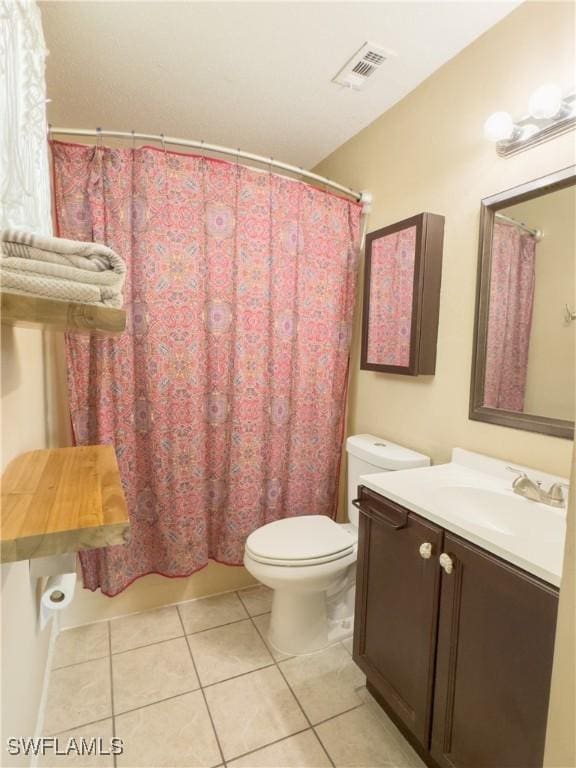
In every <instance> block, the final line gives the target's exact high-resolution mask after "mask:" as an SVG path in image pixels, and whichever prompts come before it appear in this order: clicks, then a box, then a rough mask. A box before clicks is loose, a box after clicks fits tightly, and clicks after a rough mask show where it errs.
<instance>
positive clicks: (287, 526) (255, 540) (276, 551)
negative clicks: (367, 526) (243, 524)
mask: <svg viewBox="0 0 576 768" xmlns="http://www.w3.org/2000/svg"><path fill="white" fill-rule="evenodd" d="M355 547H356V540H355V538H354V537H353V536H352V535H351V533H350V532H349V531H348V530H346V529H344V528H343V526H340V525H338V524H337V523H335V522H334V521H333V520H331V519H330V518H329V517H326V516H325V515H307V516H302V517H288V518H284V519H283V520H276V521H275V522H273V523H268V525H264V526H262V527H261V528H258V529H257V530H256V531H254V533H251V534H250V536H248V539H247V541H246V554H247V555H249V557H251V558H252V559H253V560H255V561H256V562H259V563H263V564H266V565H276V566H284V567H293V568H294V567H304V566H310V565H320V564H321V563H329V562H332V561H334V560H340V559H342V558H344V557H347V556H348V555H350V554H351V553H352V552H353V551H354V549H355Z"/></svg>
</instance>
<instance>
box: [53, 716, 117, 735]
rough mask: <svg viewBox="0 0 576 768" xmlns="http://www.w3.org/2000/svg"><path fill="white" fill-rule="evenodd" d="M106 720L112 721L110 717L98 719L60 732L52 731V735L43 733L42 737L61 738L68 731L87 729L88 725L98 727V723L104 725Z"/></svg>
mask: <svg viewBox="0 0 576 768" xmlns="http://www.w3.org/2000/svg"><path fill="white" fill-rule="evenodd" d="M106 720H112V716H110V717H99V718H98V720H91V721H90V722H89V723H80V724H79V725H72V726H70V727H68V728H64V729H63V730H62V731H54V733H45V734H42V735H43V736H50V737H54V736H62V734H63V733H68V731H75V730H77V729H78V728H88V726H89V725H90V726H91V725H98V723H105V722H106Z"/></svg>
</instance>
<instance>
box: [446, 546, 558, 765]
mask: <svg viewBox="0 0 576 768" xmlns="http://www.w3.org/2000/svg"><path fill="white" fill-rule="evenodd" d="M443 552H445V553H446V554H448V555H449V556H450V558H451V560H452V563H453V569H452V572H451V573H446V572H445V571H443V573H442V588H441V598H440V617H439V626H438V650H437V660H436V682H435V693H434V719H433V725H432V747H431V753H432V756H433V758H434V759H435V761H436V762H437V764H438V765H439V766H446V768H532V767H534V768H536V767H540V766H542V761H543V755H544V736H545V730H546V718H547V712H548V699H549V693H550V676H551V672H552V657H553V650H554V634H555V628H556V612H557V607H558V591H557V590H556V589H554V588H553V587H551V586H548V585H546V584H544V583H543V582H541V581H539V580H538V579H537V578H535V577H532V576H530V575H529V574H527V573H525V572H524V571H522V570H520V569H518V568H515V567H514V566H512V565H510V564H508V563H505V562H503V561H502V560H500V559H499V558H497V557H495V556H493V555H490V554H488V553H487V552H484V551H483V550H480V549H479V548H477V547H475V546H474V545H473V544H470V543H468V542H465V541H463V540H462V539H459V538H458V537H456V536H454V535H452V534H450V533H445V535H444V546H443Z"/></svg>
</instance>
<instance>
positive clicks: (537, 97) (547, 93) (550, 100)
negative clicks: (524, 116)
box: [528, 83, 562, 120]
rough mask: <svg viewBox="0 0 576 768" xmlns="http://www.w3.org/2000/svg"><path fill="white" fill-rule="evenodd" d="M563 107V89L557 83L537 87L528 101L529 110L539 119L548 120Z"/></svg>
mask: <svg viewBox="0 0 576 768" xmlns="http://www.w3.org/2000/svg"><path fill="white" fill-rule="evenodd" d="M561 109H562V89H561V88H560V86H559V85H556V84H555V83H547V84H546V85H541V86H540V88H537V89H536V90H535V91H534V93H533V94H532V96H530V101H529V102H528V110H529V112H530V114H531V115H532V117H535V118H536V119H537V120H546V119H549V118H551V117H556V115H557V114H558V113H559V112H560V110H561Z"/></svg>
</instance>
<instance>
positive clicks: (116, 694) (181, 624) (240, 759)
mask: <svg viewBox="0 0 576 768" xmlns="http://www.w3.org/2000/svg"><path fill="white" fill-rule="evenodd" d="M270 602H271V592H270V591H269V590H267V589H266V588H264V587H251V588H249V589H245V590H242V591H240V592H235V593H229V594H225V595H218V596H215V597H207V598H203V599H201V600H193V601H190V602H187V603H181V604H180V605H178V606H172V607H167V608H161V609H159V610H155V611H149V612H147V613H141V614H137V615H134V616H128V617H126V618H121V619H115V620H112V621H109V622H102V623H99V624H91V625H89V626H85V627H79V628H77V629H69V630H66V631H64V632H62V633H61V634H60V635H59V637H58V640H57V645H56V650H55V654H54V664H53V669H52V673H51V679H50V688H49V692H48V703H47V709H46V722H45V733H46V735H58V736H59V741H60V743H62V742H64V743H66V741H67V739H68V737H71V736H74V737H76V738H80V737H85V738H88V739H89V738H92V737H93V736H100V737H103V739H104V743H105V744H108V741H109V739H110V738H111V736H113V735H115V736H117V737H120V738H122V739H123V741H124V753H123V754H122V755H120V756H118V757H117V758H113V757H108V756H102V757H83V758H79V757H56V756H54V755H51V756H49V757H45V758H43V759H42V761H41V762H40V765H41V766H45V767H49V766H52V768H67V766H70V768H78V767H79V766H94V767H95V768H96V767H97V768H114V766H115V768H164V766H166V767H170V768H180V766H182V767H184V766H205V767H206V768H208V767H209V766H214V767H215V766H230V768H324V766H333V767H334V766H335V767H336V768H339V767H340V766H342V768H344V766H354V767H357V768H376V767H377V766H386V768H422V766H423V763H422V762H421V761H420V759H419V758H418V756H417V755H416V754H415V753H414V752H413V750H412V749H411V747H410V746H409V745H408V744H407V742H406V741H405V740H404V739H403V738H402V736H401V735H400V733H399V732H398V731H397V729H396V728H395V726H394V725H393V724H392V723H391V721H390V720H389V719H388V718H387V717H386V715H385V714H384V713H383V712H382V711H381V709H380V708H379V707H378V706H377V705H376V704H375V702H374V701H373V700H372V698H371V697H370V695H369V694H368V692H367V691H366V688H365V687H364V682H365V680H364V676H363V675H362V673H361V672H360V670H359V669H358V668H357V667H356V665H355V664H354V662H353V661H352V658H351V655H350V653H351V643H350V642H349V641H347V642H344V643H339V644H337V645H335V646H332V647H330V648H328V649H327V650H324V651H321V652H319V653H316V654H312V655H310V656H300V657H294V656H293V657H290V656H287V655H286V654H282V653H278V652H277V651H275V650H274V649H273V648H271V647H270V646H269V644H268V643H267V640H266V630H267V627H268V622H269V619H270V613H269V611H270Z"/></svg>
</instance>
